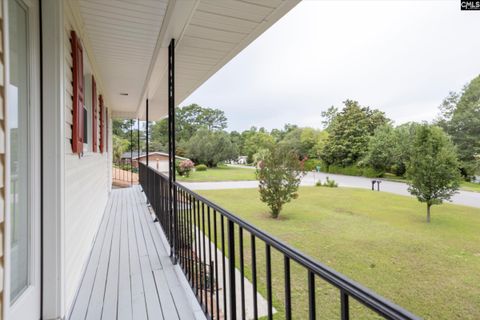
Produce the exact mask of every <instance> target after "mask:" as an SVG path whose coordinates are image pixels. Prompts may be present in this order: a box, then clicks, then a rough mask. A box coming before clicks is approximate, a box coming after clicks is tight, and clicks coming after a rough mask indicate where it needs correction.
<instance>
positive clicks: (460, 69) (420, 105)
mask: <svg viewBox="0 0 480 320" xmlns="http://www.w3.org/2000/svg"><path fill="white" fill-rule="evenodd" d="M479 31H480V12H478V11H476V12H475V11H460V1H458V0H454V1H320V0H319V1H313V0H312V1H303V2H301V3H300V4H298V5H297V6H296V7H295V8H294V9H293V10H292V11H290V12H289V13H288V14H287V15H286V16H284V17H283V18H282V19H281V20H280V21H278V22H277V23H276V24H275V25H274V26H272V27H271V28H270V29H269V30H267V31H266V32H265V33H264V34H263V35H261V36H260V37H259V38H258V39H256V40H255V41H254V42H253V43H252V44H251V45H250V46H248V47H247V48H246V49H245V50H243V51H242V52H241V53H240V54H239V55H238V56H236V57H235V58H234V59H233V60H232V61H230V62H229V63H228V64H227V65H226V66H225V67H223V68H222V69H221V70H220V71H219V72H217V73H216V74H215V75H214V76H213V77H212V78H210V79H209V80H208V81H207V82H206V83H205V84H203V86H201V87H200V88H199V89H198V90H197V91H196V92H194V93H193V94H192V95H191V96H190V97H189V98H188V99H187V100H185V101H184V103H182V105H186V104H189V103H194V102H195V103H198V104H200V105H202V106H205V107H214V108H219V109H221V110H224V111H225V113H226V115H227V117H228V120H229V128H228V129H229V130H244V129H248V128H250V127H251V126H253V125H254V126H257V127H265V128H267V129H272V128H280V127H283V125H284V124H285V123H293V124H298V125H300V126H311V127H315V128H321V116H320V113H321V111H322V110H326V109H327V108H328V107H330V106H331V105H335V106H341V105H342V104H341V103H342V101H344V100H345V99H347V98H349V99H354V100H358V101H359V102H360V104H362V105H368V106H370V107H374V108H378V109H381V110H383V111H384V112H385V113H386V114H387V116H388V117H389V118H391V119H393V120H394V121H395V123H397V124H399V123H403V122H407V121H421V120H432V119H433V118H435V116H436V115H437V114H438V105H439V104H440V103H441V101H442V99H443V98H444V97H445V96H446V95H447V94H448V92H449V91H452V90H453V91H459V90H460V89H461V88H462V87H463V85H464V84H466V83H467V82H468V81H470V80H471V79H472V78H474V77H475V76H477V75H479V74H480V36H479Z"/></svg>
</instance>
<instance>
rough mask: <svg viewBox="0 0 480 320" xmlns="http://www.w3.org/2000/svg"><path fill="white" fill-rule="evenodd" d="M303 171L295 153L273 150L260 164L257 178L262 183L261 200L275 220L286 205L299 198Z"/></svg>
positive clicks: (260, 188) (260, 187)
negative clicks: (298, 191)
mask: <svg viewBox="0 0 480 320" xmlns="http://www.w3.org/2000/svg"><path fill="white" fill-rule="evenodd" d="M302 175H303V170H302V166H301V163H300V161H299V160H298V157H297V155H296V154H295V153H294V152H284V151H283V150H281V149H279V148H271V149H269V152H267V153H266V154H265V158H264V159H263V160H262V161H261V162H260V163H259V169H257V178H258V180H259V181H260V185H259V191H260V200H261V201H262V202H264V203H266V204H267V205H268V206H269V207H270V210H271V215H272V217H273V218H278V215H279V214H280V211H281V210H282V207H283V205H284V204H285V203H288V202H290V201H291V200H292V199H296V198H297V197H298V194H297V190H298V186H299V185H300V180H301V176H302Z"/></svg>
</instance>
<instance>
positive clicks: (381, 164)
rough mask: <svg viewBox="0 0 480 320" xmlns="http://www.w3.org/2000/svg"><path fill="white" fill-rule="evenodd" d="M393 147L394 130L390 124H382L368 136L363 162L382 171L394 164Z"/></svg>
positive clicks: (394, 143)
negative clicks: (366, 151)
mask: <svg viewBox="0 0 480 320" xmlns="http://www.w3.org/2000/svg"><path fill="white" fill-rule="evenodd" d="M395 148H396V141H395V130H394V129H393V127H392V126H391V125H388V124H387V125H384V126H382V127H380V128H378V129H377V130H375V134H374V135H373V136H372V137H371V138H370V141H369V143H368V153H367V155H366V159H365V162H366V163H367V164H368V165H370V166H371V167H372V168H373V169H375V170H377V171H381V172H382V173H384V172H386V171H387V170H389V169H390V167H391V166H392V165H393V164H394V161H395V151H396V149H395Z"/></svg>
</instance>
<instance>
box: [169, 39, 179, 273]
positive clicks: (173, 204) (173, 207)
mask: <svg viewBox="0 0 480 320" xmlns="http://www.w3.org/2000/svg"><path fill="white" fill-rule="evenodd" d="M175 149H176V148H175V39H171V40H170V45H169V46H168V162H169V166H168V180H169V181H168V182H169V195H170V199H169V201H170V204H169V215H170V218H171V223H170V224H169V230H170V235H171V242H170V257H171V258H172V261H173V263H174V264H176V263H177V254H178V252H177V251H178V242H177V236H178V235H177V233H178V217H177V192H176V187H175V159H176V152H175V151H176V150H175Z"/></svg>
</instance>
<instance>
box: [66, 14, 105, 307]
mask: <svg viewBox="0 0 480 320" xmlns="http://www.w3.org/2000/svg"><path fill="white" fill-rule="evenodd" d="M72 8H73V7H71V6H65V18H64V21H65V25H64V26H65V30H64V48H65V50H64V64H65V68H64V70H65V79H64V84H65V136H66V139H65V152H66V155H65V281H66V284H65V288H66V298H65V299H66V306H67V310H69V309H70V308H71V306H72V303H73V301H74V297H75V294H76V292H77V289H78V286H79V284H80V282H81V279H82V274H83V271H84V270H85V268H86V262H87V261H88V257H89V255H90V252H91V248H92V245H93V241H94V239H95V235H96V232H97V230H98V227H99V225H100V222H101V219H102V215H103V212H104V208H105V206H106V203H107V199H108V192H109V189H110V185H109V182H110V180H109V174H110V173H109V170H110V164H109V162H108V154H107V153H103V154H101V153H91V152H87V153H86V154H85V155H84V156H83V157H82V158H79V156H78V155H77V154H73V153H72V146H71V138H72V116H73V114H72V99H73V86H72V79H73V73H72V56H71V43H70V32H71V30H73V29H74V30H75V31H76V33H77V35H78V36H79V37H81V38H82V34H83V32H82V31H81V29H80V28H79V27H78V26H77V25H76V23H77V22H76V21H74V19H73V16H74V15H75V14H74V13H73V12H72V11H71V10H74V9H72ZM77 15H79V13H77ZM84 40H85V39H83V38H82V42H84ZM91 57H92V53H91V52H89V51H88V49H87V47H86V46H84V59H90V58H91ZM89 64H90V65H91V66H92V65H94V63H93V62H92V61H90V63H89ZM93 71H94V70H93ZM94 76H95V79H97V80H99V79H100V78H99V75H98V74H95V71H94ZM98 84H99V81H97V94H98V95H100V94H101V88H100V86H99V85H98ZM89 116H90V115H89ZM97 132H99V130H97Z"/></svg>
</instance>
